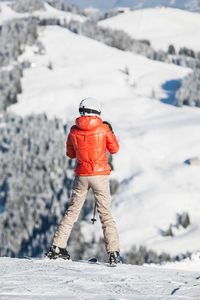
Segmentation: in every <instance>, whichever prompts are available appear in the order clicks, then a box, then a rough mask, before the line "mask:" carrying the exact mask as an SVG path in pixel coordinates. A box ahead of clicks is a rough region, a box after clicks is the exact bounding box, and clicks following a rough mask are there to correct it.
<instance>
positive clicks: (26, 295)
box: [0, 258, 200, 300]
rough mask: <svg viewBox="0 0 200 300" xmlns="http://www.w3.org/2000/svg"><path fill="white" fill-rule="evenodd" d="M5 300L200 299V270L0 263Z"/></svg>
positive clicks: (1, 292) (6, 260)
mask: <svg viewBox="0 0 200 300" xmlns="http://www.w3.org/2000/svg"><path fill="white" fill-rule="evenodd" d="M0 269H1V273H0V299H4V300H6V299H7V300H10V299H12V300H13V299H15V300H16V299H20V300H27V299H53V300H58V299H83V300H88V299H97V300H101V299H105V300H107V299H134V300H163V299H171V298H172V299H182V300H186V299H194V300H197V299H199V295H200V276H199V275H200V274H199V272H198V271H193V272H192V271H186V270H182V271H181V270H170V269H163V268H157V267H138V266H130V265H119V266H118V267H117V268H110V267H108V266H107V265H106V264H101V265H94V264H93V265H90V264H88V263H86V262H65V261H45V260H30V261H29V260H23V259H12V258H0Z"/></svg>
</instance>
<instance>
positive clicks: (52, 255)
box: [46, 245, 70, 260]
mask: <svg viewBox="0 0 200 300" xmlns="http://www.w3.org/2000/svg"><path fill="white" fill-rule="evenodd" d="M46 257H48V258H49V259H57V258H62V259H65V260H70V255H69V253H68V251H67V249H65V248H60V247H57V246H54V245H52V246H51V247H50V249H49V252H48V253H47V254H46Z"/></svg>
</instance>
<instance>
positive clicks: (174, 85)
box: [160, 79, 181, 105]
mask: <svg viewBox="0 0 200 300" xmlns="http://www.w3.org/2000/svg"><path fill="white" fill-rule="evenodd" d="M180 86H181V79H174V80H169V81H166V82H165V83H164V84H163V85H162V89H163V90H164V91H165V92H166V94H167V95H166V96H167V97H166V98H161V99H160V101H161V102H163V103H165V104H169V105H175V103H176V101H175V100H176V92H177V91H178V89H179V88H180Z"/></svg>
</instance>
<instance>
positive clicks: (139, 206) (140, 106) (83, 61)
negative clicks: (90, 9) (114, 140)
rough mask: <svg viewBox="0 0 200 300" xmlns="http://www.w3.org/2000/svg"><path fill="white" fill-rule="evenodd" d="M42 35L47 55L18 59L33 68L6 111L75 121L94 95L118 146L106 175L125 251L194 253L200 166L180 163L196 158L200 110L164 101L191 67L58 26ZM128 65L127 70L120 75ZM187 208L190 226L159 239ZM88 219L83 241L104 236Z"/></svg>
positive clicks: (198, 225)
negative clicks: (114, 184) (112, 185)
mask: <svg viewBox="0 0 200 300" xmlns="http://www.w3.org/2000/svg"><path fill="white" fill-rule="evenodd" d="M40 40H41V41H42V43H43V44H44V46H45V49H46V53H45V54H44V55H42V56H40V55H37V54H35V52H34V49H33V48H32V47H27V51H26V52H25V54H24V55H23V56H22V57H21V58H20V59H21V60H23V59H28V60H30V61H31V62H33V63H34V65H35V67H34V68H31V69H27V70H25V71H24V77H23V78H22V88H23V93H22V94H20V95H19V97H18V100H19V102H18V103H17V104H15V105H12V106H11V107H10V108H9V111H12V112H14V113H17V114H20V115H22V116H25V115H28V114H31V113H42V112H45V113H46V114H47V115H48V117H50V118H53V117H55V116H57V117H60V118H62V119H63V121H64V122H68V123H69V124H71V125H72V124H73V122H74V119H75V118H76V117H77V116H78V105H79V102H80V100H81V99H83V98H86V97H88V96H90V97H94V98H97V99H99V101H100V102H101V104H102V106H103V110H102V111H103V112H102V118H103V119H104V120H107V121H110V122H111V123H112V125H113V128H114V131H115V133H116V135H117V137H118V139H119V143H120V151H119V153H118V154H117V155H115V156H114V167H115V170H114V172H113V173H112V175H111V178H114V179H117V180H118V181H119V183H120V187H119V190H118V193H117V194H116V195H115V196H114V197H113V202H112V210H113V215H114V217H115V219H116V222H117V227H118V230H119V235H120V242H121V252H122V254H123V253H125V252H126V251H129V250H130V248H131V247H132V245H138V246H139V245H146V246H147V247H148V248H151V249H154V250H156V251H158V252H161V251H165V252H168V253H171V254H172V255H176V254H178V253H180V252H186V251H197V250H198V249H199V239H198V236H199V235H200V222H199V208H200V207H199V205H200V204H199V193H200V186H199V173H200V169H199V167H195V166H189V165H184V163H183V162H184V161H185V160H186V159H187V158H189V157H194V156H197V157H198V156H199V155H200V143H199V142H198V141H199V129H200V110H199V109H198V108H194V107H184V108H177V107H174V106H172V105H169V104H166V103H170V102H172V100H173V97H174V93H175V91H176V88H177V82H179V80H180V79H181V78H183V77H184V76H185V75H186V74H188V72H191V71H190V70H189V69H186V68H182V67H179V66H175V65H169V64H165V63H161V62H156V61H151V60H148V59H147V58H145V57H143V56H140V55H134V54H132V53H129V52H124V51H120V50H117V49H114V48H111V47H108V46H106V45H104V44H102V43H99V42H97V41H94V40H91V39H88V38H86V37H83V36H79V35H76V34H73V33H72V32H70V31H68V30H67V29H64V28H61V27H56V26H51V27H45V28H40ZM49 62H51V63H52V66H53V69H52V70H49V69H48V64H49ZM126 67H128V69H129V73H130V75H126V74H125V71H124V70H125V69H126ZM174 82H175V83H176V84H174ZM152 90H154V92H155V97H154V99H152ZM160 99H161V100H160ZM184 211H186V212H188V213H189V216H190V218H191V225H190V226H189V227H188V228H187V229H183V228H182V229H179V230H174V229H173V230H174V237H163V236H162V234H161V232H162V230H166V229H168V228H169V226H170V224H175V223H176V214H177V213H182V212H184ZM89 219H90V217H89ZM89 219H88V221H87V222H84V226H83V233H84V236H85V239H86V240H88V242H90V240H91V239H92V237H93V236H96V238H98V237H99V236H102V230H101V226H100V222H98V224H96V225H95V226H92V225H90V220H89Z"/></svg>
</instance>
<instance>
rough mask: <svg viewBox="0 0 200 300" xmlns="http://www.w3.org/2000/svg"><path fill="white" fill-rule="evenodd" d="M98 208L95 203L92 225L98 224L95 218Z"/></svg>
mask: <svg viewBox="0 0 200 300" xmlns="http://www.w3.org/2000/svg"><path fill="white" fill-rule="evenodd" d="M96 208H97V205H96V202H95V205H94V212H93V218H92V219H91V221H92V224H94V222H96V220H97V219H96V218H95V215H96Z"/></svg>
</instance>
